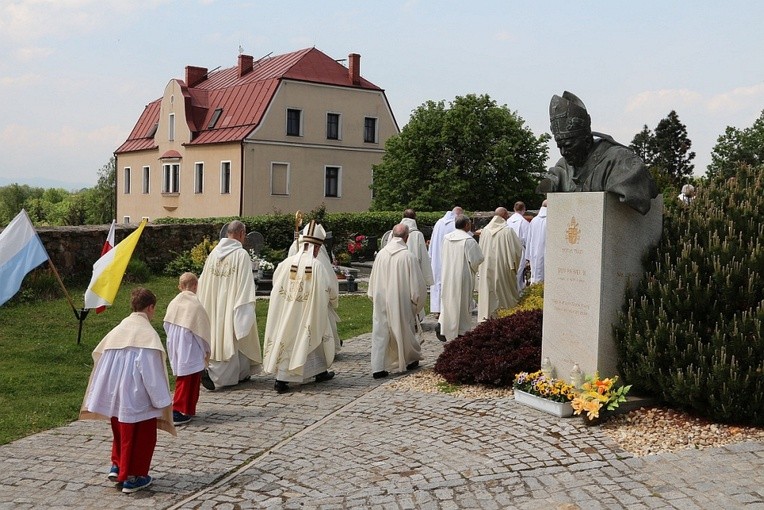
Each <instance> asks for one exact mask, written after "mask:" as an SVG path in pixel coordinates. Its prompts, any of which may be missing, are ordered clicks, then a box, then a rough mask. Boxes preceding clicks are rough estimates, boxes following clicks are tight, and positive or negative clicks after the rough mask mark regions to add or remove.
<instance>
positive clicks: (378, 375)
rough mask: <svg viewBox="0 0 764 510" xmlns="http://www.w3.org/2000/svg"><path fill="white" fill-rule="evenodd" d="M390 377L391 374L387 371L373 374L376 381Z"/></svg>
mask: <svg viewBox="0 0 764 510" xmlns="http://www.w3.org/2000/svg"><path fill="white" fill-rule="evenodd" d="M388 375H390V372H388V371H387V370H382V371H381V372H374V373H373V374H371V376H372V377H373V378H374V379H382V378H384V377H387V376H388Z"/></svg>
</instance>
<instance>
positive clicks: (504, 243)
mask: <svg viewBox="0 0 764 510" xmlns="http://www.w3.org/2000/svg"><path fill="white" fill-rule="evenodd" d="M479 244H480V250H481V251H482V252H483V255H485V260H484V261H483V263H482V264H481V265H480V277H479V278H478V322H482V321H484V320H486V319H489V318H492V317H493V316H494V314H495V313H496V310H498V309H499V308H511V307H512V306H515V305H516V304H517V301H518V300H519V299H520V292H519V291H518V290H517V269H518V267H520V256H521V254H522V251H523V246H522V244H521V243H520V239H519V238H518V237H517V234H515V231H514V230H513V229H511V228H507V222H506V220H505V219H504V218H502V217H501V216H494V217H493V218H492V219H491V221H490V222H489V223H488V225H486V226H485V228H483V231H482V233H481V234H480V243H479Z"/></svg>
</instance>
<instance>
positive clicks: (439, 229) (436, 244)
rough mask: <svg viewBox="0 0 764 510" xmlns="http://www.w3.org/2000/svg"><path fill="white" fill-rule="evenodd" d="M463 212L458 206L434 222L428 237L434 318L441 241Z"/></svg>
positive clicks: (439, 287)
mask: <svg viewBox="0 0 764 510" xmlns="http://www.w3.org/2000/svg"><path fill="white" fill-rule="evenodd" d="M463 212H464V211H463V210H462V208H461V207H459V206H456V207H454V208H453V209H452V210H450V211H448V212H447V213H446V214H445V215H444V216H443V217H442V218H441V219H439V220H438V221H436V222H435V226H434V227H433V229H432V235H431V236H430V263H431V264H432V279H433V284H432V286H431V287H430V313H434V314H435V317H438V315H439V314H440V293H441V286H442V278H441V274H442V267H443V263H442V262H443V261H442V260H441V257H442V253H443V239H444V238H445V237H446V234H449V233H450V232H453V231H454V221H455V220H456V217H457V216H459V215H460V214H462V213H463Z"/></svg>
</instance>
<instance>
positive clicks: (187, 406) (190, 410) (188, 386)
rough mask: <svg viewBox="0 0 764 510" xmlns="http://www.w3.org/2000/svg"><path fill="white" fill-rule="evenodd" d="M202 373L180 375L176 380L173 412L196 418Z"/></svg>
mask: <svg viewBox="0 0 764 510" xmlns="http://www.w3.org/2000/svg"><path fill="white" fill-rule="evenodd" d="M201 382H202V373H201V372H197V373H195V374H191V375H179V376H178V377H176V378H175V395H174V396H173V399H172V409H173V411H178V412H179V413H183V414H187V415H188V416H196V403H197V402H199V385H200V384H201Z"/></svg>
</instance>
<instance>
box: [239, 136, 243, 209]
mask: <svg viewBox="0 0 764 510" xmlns="http://www.w3.org/2000/svg"><path fill="white" fill-rule="evenodd" d="M239 161H241V163H240V165H241V166H240V170H239V175H240V176H241V177H240V178H239V217H241V216H242V215H243V214H244V142H241V158H240V159H239Z"/></svg>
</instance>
